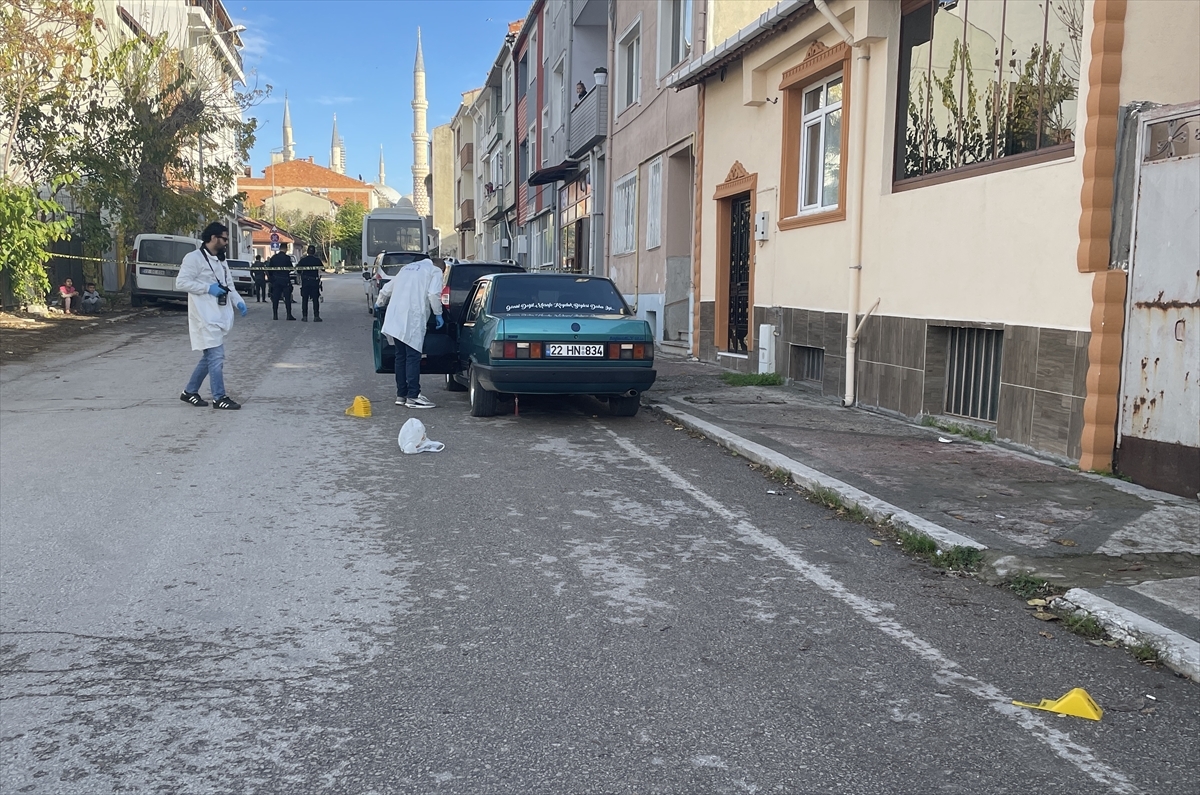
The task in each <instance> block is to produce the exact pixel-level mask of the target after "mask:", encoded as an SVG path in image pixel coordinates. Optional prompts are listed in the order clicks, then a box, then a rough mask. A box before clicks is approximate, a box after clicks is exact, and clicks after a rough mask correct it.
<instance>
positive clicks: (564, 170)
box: [529, 160, 579, 185]
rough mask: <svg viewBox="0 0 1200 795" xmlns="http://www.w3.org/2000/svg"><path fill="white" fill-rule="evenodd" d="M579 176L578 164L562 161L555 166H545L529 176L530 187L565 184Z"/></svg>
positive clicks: (572, 161)
mask: <svg viewBox="0 0 1200 795" xmlns="http://www.w3.org/2000/svg"><path fill="white" fill-rule="evenodd" d="M577 174H579V164H578V163H576V162H575V161H574V160H564V161H562V162H561V163H559V164H558V165H557V166H547V167H546V168H542V169H538V170H537V171H535V172H533V173H532V174H530V175H529V184H530V185H549V184H550V183H552V182H565V181H567V180H571V179H574V178H575V176H576V175H577Z"/></svg>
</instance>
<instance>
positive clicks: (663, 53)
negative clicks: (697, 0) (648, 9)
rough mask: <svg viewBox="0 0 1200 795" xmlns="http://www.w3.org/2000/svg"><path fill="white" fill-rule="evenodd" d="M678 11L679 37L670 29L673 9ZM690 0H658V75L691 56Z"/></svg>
mask: <svg viewBox="0 0 1200 795" xmlns="http://www.w3.org/2000/svg"><path fill="white" fill-rule="evenodd" d="M676 8H678V9H679V11H680V17H681V18H680V20H679V31H678V33H679V39H678V40H677V39H676V37H675V33H676V31H675V30H673V29H672V25H671V23H672V18H673V16H674V11H675V9H676ZM692 12H693V2H692V0H658V75H659V77H665V76H666V75H668V74H670V72H671V71H672V70H674V69H675V68H677V67H678V66H679V65H680V64H683V63H686V62H687V61H688V59H689V58H691V56H692V46H693V43H692V37H693V35H694V33H693V30H692V26H693V24H694V22H693V18H692Z"/></svg>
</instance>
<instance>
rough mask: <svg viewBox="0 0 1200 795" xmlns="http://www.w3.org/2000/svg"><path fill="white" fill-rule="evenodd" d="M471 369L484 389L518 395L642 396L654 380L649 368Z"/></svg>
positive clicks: (551, 366)
mask: <svg viewBox="0 0 1200 795" xmlns="http://www.w3.org/2000/svg"><path fill="white" fill-rule="evenodd" d="M474 367H475V372H476V374H477V375H478V377H479V383H480V385H482V386H483V388H484V389H488V390H491V391H492V392H509V393H516V394H521V395H620V394H624V393H625V392H628V391H629V390H631V389H632V390H634V391H635V392H645V391H646V390H647V389H649V388H650V387H651V386H652V385H653V384H654V379H655V377H656V376H657V373H656V372H655V371H654V370H652V369H651V368H649V367H567V366H561V365H557V366H556V365H550V366H544V365H542V364H540V363H539V364H537V365H533V366H529V365H519V366H512V365H501V366H494V365H482V364H477V365H475V366H474Z"/></svg>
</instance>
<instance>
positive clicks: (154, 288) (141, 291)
mask: <svg viewBox="0 0 1200 795" xmlns="http://www.w3.org/2000/svg"><path fill="white" fill-rule="evenodd" d="M198 248H200V241H199V240H197V239H196V238H194V237H185V236H183V235H138V236H137V238H136V239H135V240H134V241H133V262H132V263H131V264H130V266H129V303H131V304H132V305H133V306H141V305H142V304H144V303H145V302H146V301H148V300H154V299H157V298H170V299H173V300H176V301H186V300H187V293H183V292H179V291H178V290H176V289H175V277H176V276H178V275H179V265H180V263H182V262H183V258H184V257H186V256H187V255H188V254H190V253H191V252H193V251H195V250H196V249H198Z"/></svg>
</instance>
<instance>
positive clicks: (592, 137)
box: [567, 86, 608, 157]
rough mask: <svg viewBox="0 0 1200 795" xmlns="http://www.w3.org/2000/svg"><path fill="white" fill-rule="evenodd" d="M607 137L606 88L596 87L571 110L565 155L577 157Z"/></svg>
mask: <svg viewBox="0 0 1200 795" xmlns="http://www.w3.org/2000/svg"><path fill="white" fill-rule="evenodd" d="M607 136H608V86H596V87H594V88H593V89H592V90H591V91H589V92H588V94H587V96H585V97H584V98H583V99H582V100H580V101H579V104H578V105H576V106H575V107H574V108H572V109H571V136H570V138H569V139H568V140H567V150H568V151H567V153H568V154H569V155H570V156H571V157H579V156H580V155H582V154H584V153H586V152H587V151H588V150H589V149H591V148H592V147H593V146H595V145H596V144H598V143H600V142H601V141H603V140H604V139H605V138H606V137H607Z"/></svg>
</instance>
